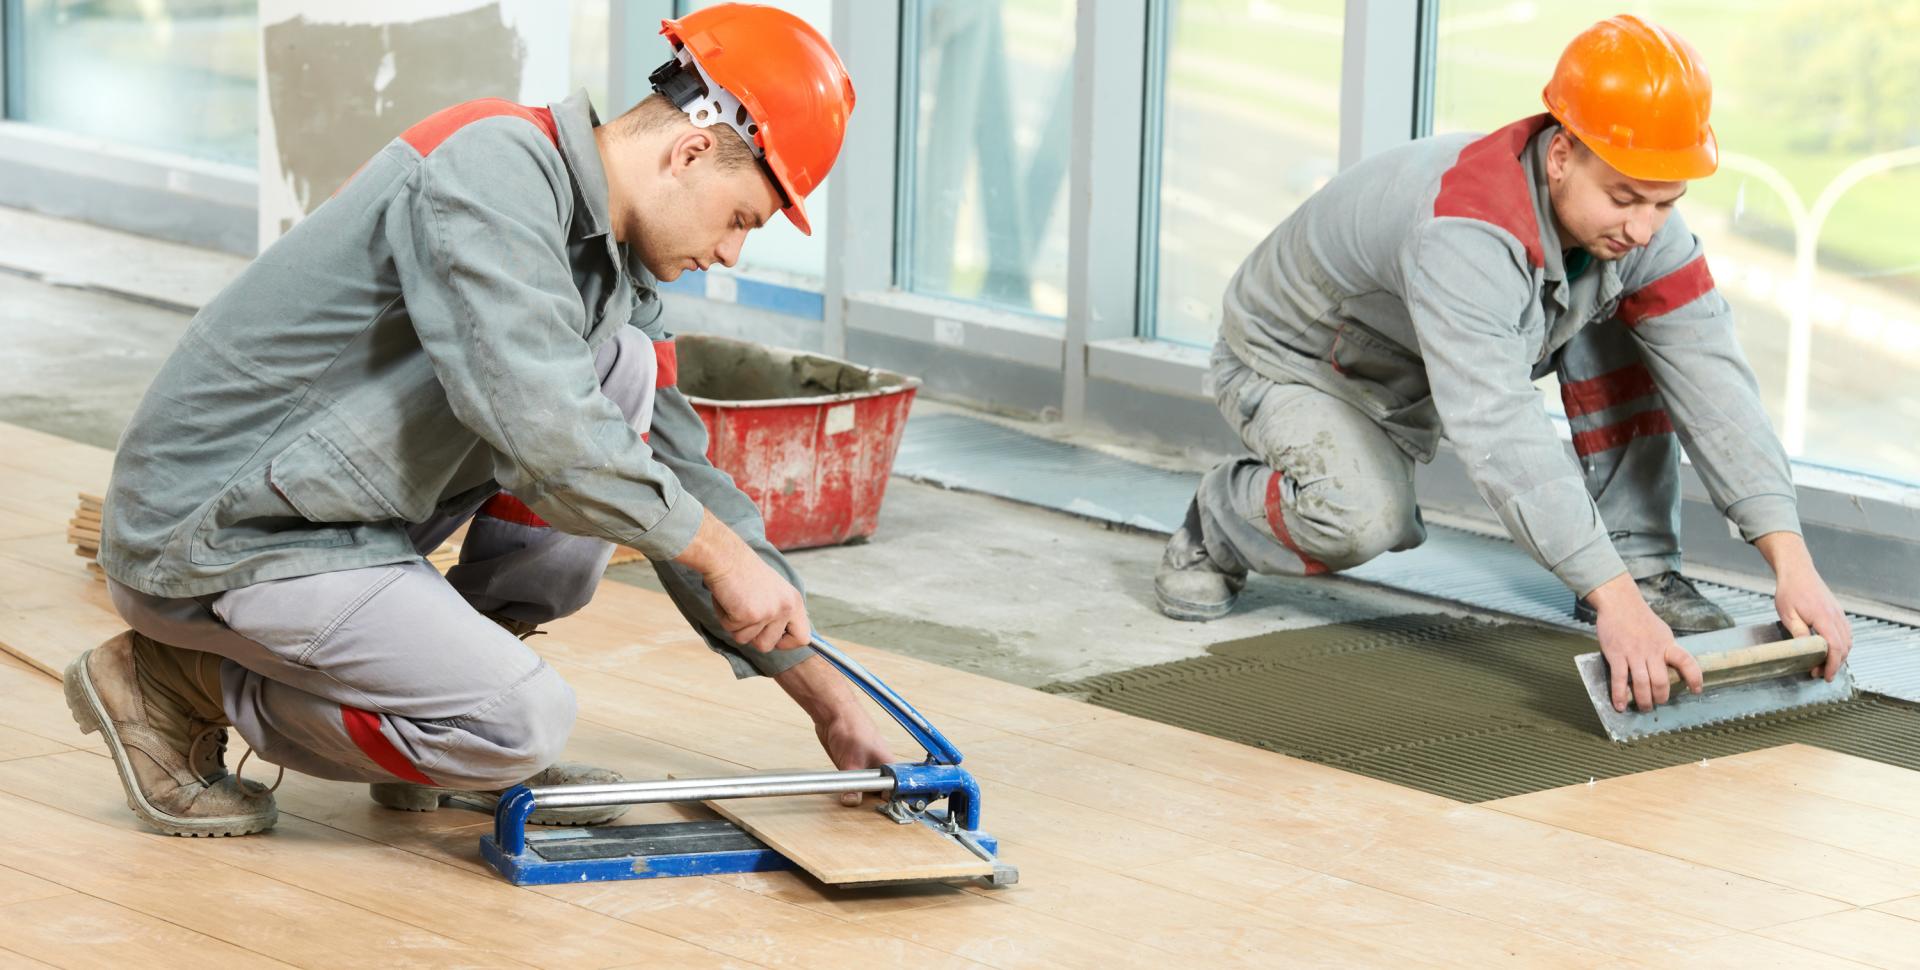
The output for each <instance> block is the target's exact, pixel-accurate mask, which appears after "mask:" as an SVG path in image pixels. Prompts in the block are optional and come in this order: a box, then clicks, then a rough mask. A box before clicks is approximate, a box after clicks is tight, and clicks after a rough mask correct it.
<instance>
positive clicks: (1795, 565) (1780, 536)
mask: <svg viewBox="0 0 1920 970" xmlns="http://www.w3.org/2000/svg"><path fill="white" fill-rule="evenodd" d="M1753 546H1754V548H1755V549H1758V550H1760V555H1761V556H1762V557H1763V558H1765V559H1766V560H1767V565H1768V566H1769V567H1771V568H1772V569H1773V575H1774V576H1775V577H1782V576H1789V575H1793V574H1796V573H1801V572H1809V571H1812V569H1813V555H1812V553H1809V552H1808V551H1807V540H1805V539H1803V538H1801V537H1800V534H1799V533H1797V532H1769V533H1767V534H1766V535H1763V536H1761V537H1760V538H1758V539H1755V540H1753Z"/></svg>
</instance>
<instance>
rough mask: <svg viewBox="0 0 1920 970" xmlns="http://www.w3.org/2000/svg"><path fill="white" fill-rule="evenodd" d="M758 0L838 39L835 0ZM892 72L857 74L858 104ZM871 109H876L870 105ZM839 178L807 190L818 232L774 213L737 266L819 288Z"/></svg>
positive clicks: (700, 1) (664, 49)
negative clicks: (831, 205) (862, 95)
mask: <svg viewBox="0 0 1920 970" xmlns="http://www.w3.org/2000/svg"><path fill="white" fill-rule="evenodd" d="M716 2H719V0H697V2H693V3H682V4H681V7H682V9H681V11H680V13H681V15H683V16H684V15H685V14H686V13H688V12H690V11H693V10H698V9H701V8H703V7H710V6H713V5H714V3H716ZM755 2H757V3H762V4H765V5H766V6H770V7H778V8H780V9H781V10H785V11H786V12H788V13H790V14H793V15H794V16H796V17H799V18H800V19H801V20H804V21H806V22H807V23H809V24H811V25H812V26H813V29H815V30H817V31H819V32H820V35H821V36H822V37H825V38H827V39H828V40H829V41H831V40H832V39H833V3H832V0H755ZM658 53H659V55H660V61H661V62H662V63H664V62H665V61H666V59H667V53H668V46H667V42H666V39H665V38H661V39H660V43H659V50H658ZM888 81H889V79H887V78H863V77H855V78H854V79H853V89H854V94H855V105H854V110H855V111H859V110H861V108H860V105H859V103H858V96H859V95H860V93H861V92H862V91H863V90H866V89H870V88H871V87H873V86H876V85H882V84H886V83H888ZM866 110H868V111H871V110H873V109H871V108H868V109H866ZM835 181H836V179H835V178H834V177H833V176H828V178H827V180H826V181H825V182H822V183H821V184H820V186H819V188H816V189H814V190H813V194H812V195H809V196H807V221H809V222H811V223H813V235H811V236H803V235H801V234H800V230H798V229H795V228H794V227H793V224H792V223H790V222H788V221H787V219H786V217H785V216H775V217H774V218H773V219H772V220H770V221H768V222H767V224H766V226H765V227H764V228H761V229H758V230H755V231H754V232H753V233H751V234H749V235H748V236H747V244H746V246H745V248H743V249H742V250H741V253H740V265H739V266H738V267H737V269H738V270H739V271H740V272H743V273H751V274H753V275H755V276H758V277H761V278H771V279H773V280H774V281H776V282H781V283H786V284H788V285H793V286H799V287H802V288H806V289H812V290H818V289H819V288H820V285H821V284H820V281H821V280H822V279H824V278H825V277H826V275H827V225H828V220H829V216H828V214H827V210H828V208H829V205H828V200H829V199H830V198H832V196H833V191H834V183H835ZM688 278H689V279H696V278H698V274H689V276H688Z"/></svg>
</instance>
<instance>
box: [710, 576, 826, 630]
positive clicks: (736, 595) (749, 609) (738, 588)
mask: <svg viewBox="0 0 1920 970" xmlns="http://www.w3.org/2000/svg"><path fill="white" fill-rule="evenodd" d="M707 590H708V591H709V592H711V593H712V594H713V605H714V609H715V611H716V613H717V614H718V615H719V618H720V625H721V626H722V627H724V628H725V629H726V631H727V635H728V636H731V637H733V639H734V640H735V641H736V642H738V643H740V644H741V645H742V646H748V647H752V648H753V649H755V650H758V651H760V652H761V653H766V652H768V651H770V650H790V649H792V648H794V647H800V646H805V645H806V644H807V643H808V641H810V640H812V639H813V627H812V626H811V625H810V624H809V623H808V622H807V604H806V600H805V599H804V598H803V597H801V595H800V591H799V590H797V589H794V588H793V584H792V583H789V582H787V580H786V577H784V576H782V575H780V574H779V573H777V572H774V571H773V567H771V566H768V565H767V564H766V563H764V562H761V561H760V557H758V556H753V557H751V558H750V559H749V560H747V561H744V562H742V563H741V564H740V565H739V566H738V567H736V568H735V569H734V570H732V571H729V572H726V573H722V574H720V575H718V576H708V577H707Z"/></svg>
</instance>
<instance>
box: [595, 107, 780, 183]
mask: <svg viewBox="0 0 1920 970" xmlns="http://www.w3.org/2000/svg"><path fill="white" fill-rule="evenodd" d="M610 127H612V128H613V130H614V131H615V132H616V133H618V134H622V135H638V134H641V133H644V132H652V131H666V130H668V129H672V128H692V127H694V124H693V119H691V118H688V117H687V113H686V112H684V111H681V110H680V109H679V108H676V107H674V105H673V102H672V101H669V100H667V96H666V95H664V94H661V93H659V92H658V91H656V92H654V93H652V94H649V95H647V96H646V97H645V98H642V99H641V100H640V103H639V104H636V105H634V106H633V107H631V108H628V109H627V112H626V113H625V114H623V115H621V116H620V117H618V118H615V119H613V122H612V124H611V125H610ZM705 130H706V131H709V132H712V133H713V157H714V160H715V161H717V162H719V163H720V168H721V169H723V170H732V169H736V168H745V167H747V166H749V165H754V164H756V163H757V162H758V161H759V160H758V159H756V158H755V157H754V155H753V150H752V149H751V148H748V147H747V143H746V142H745V141H742V140H741V139H740V133H739V132H737V131H734V130H733V128H731V127H730V126H728V125H724V124H722V125H714V126H713V127H711V128H707V129H705Z"/></svg>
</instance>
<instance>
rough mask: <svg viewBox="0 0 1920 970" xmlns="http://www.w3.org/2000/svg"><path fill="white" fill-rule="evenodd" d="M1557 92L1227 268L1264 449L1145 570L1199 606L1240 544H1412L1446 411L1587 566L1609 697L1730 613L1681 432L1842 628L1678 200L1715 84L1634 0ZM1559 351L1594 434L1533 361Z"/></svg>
mask: <svg viewBox="0 0 1920 970" xmlns="http://www.w3.org/2000/svg"><path fill="white" fill-rule="evenodd" d="M1544 100H1545V101H1546V104H1547V107H1548V109H1549V113H1548V114H1542V115H1537V116H1535V117H1532V118H1528V119H1525V120H1522V121H1519V122H1516V123H1514V124H1512V125H1509V126H1507V127H1505V128H1502V129H1500V130H1499V131H1496V132H1494V133H1492V134H1490V135H1487V136H1485V137H1480V138H1475V137H1472V136H1440V137H1435V138H1428V139H1424V140H1421V141H1417V142H1414V143H1412V144H1410V145H1406V146H1404V147H1401V148H1398V149H1395V150H1392V151H1388V152H1383V153H1381V154H1380V155H1378V156H1375V157H1373V158H1370V159H1368V160H1366V161H1363V162H1361V163H1359V164H1357V165H1355V166H1353V167H1352V168H1350V169H1348V170H1347V171H1345V172H1342V173H1341V174H1340V175H1338V176H1337V177H1335V178H1334V179H1333V181H1332V182H1330V183H1329V184H1328V185H1327V186H1326V187H1325V188H1323V189H1322V190H1321V191H1319V192H1318V193H1316V194H1315V195H1314V196H1313V197H1312V198H1310V199H1308V200H1307V201H1306V202H1305V203H1304V204H1302V205H1301V206H1300V208H1299V209H1298V210H1297V211H1295V212H1294V213H1293V214H1292V215H1291V216H1289V217H1288V218H1287V220H1286V221H1285V222H1283V223H1281V225H1280V227H1279V228H1278V229H1276V230H1275V231H1274V233H1273V234H1272V235H1271V236H1269V237H1267V239H1266V240H1265V241H1264V242H1262V243H1261V244H1260V246H1259V247H1258V248H1257V249H1255V250H1254V252H1253V253H1252V255H1250V256H1249V257H1248V258H1247V260H1246V262H1245V263H1244V264H1242V265H1241V267H1240V270H1239V272H1238V273H1237V274H1236V275H1235V276H1234V278H1233V281H1232V282H1231V283H1230V284H1229V285H1228V288H1227V294H1226V301H1225V319H1224V322H1223V324H1222V327H1221V336H1220V342H1219V343H1218V344H1217V345H1216V347H1215V349H1214V354H1213V366H1212V370H1211V374H1210V380H1211V383H1212V386H1213V389H1214V393H1215V395H1216V396H1217V399H1218V402H1219V405H1220V410H1221V412H1222V413H1223V414H1224V415H1225V416H1226V418H1227V420H1228V421H1229V422H1231V423H1232V424H1233V426H1234V427H1235V428H1236V429H1237V430H1238V431H1239V433H1240V436H1241V439H1242V440H1243V441H1244V442H1245V443H1246V445H1247V447H1248V448H1249V449H1250V450H1251V451H1252V452H1253V455H1252V456H1251V457H1247V458H1243V459H1240V460H1237V461H1229V462H1227V463H1226V464H1224V465H1222V466H1220V467H1218V468H1215V469H1213V470H1212V471H1211V472H1209V473H1208V474H1207V475H1206V477H1205V478H1204V479H1202V481H1201V484H1200V489H1199V494H1198V495H1197V496H1196V497H1195V499H1194V503H1193V505H1192V507H1190V508H1189V509H1188V512H1187V517H1186V522H1185V525H1184V526H1183V527H1182V528H1181V529H1180V530H1179V531H1178V532H1176V533H1175V534H1174V536H1173V539H1172V540H1171V541H1170V542H1169V543H1168V545H1167V551H1166V555H1165V557H1164V559H1163V561H1162V564H1161V566H1160V570H1159V572H1158V574H1157V575H1156V577H1155V590H1156V593H1157V598H1158V602H1159V605H1160V608H1161V610H1162V611H1164V612H1165V613H1166V614H1167V615H1169V616H1172V617H1175V618H1177V619H1186V620H1206V619H1211V618H1213V617H1217V616H1223V615H1225V614H1226V613H1227V611H1228V610H1229V609H1230V608H1231V606H1232V603H1233V600H1234V597H1235V595H1236V594H1237V593H1238V591H1239V589H1240V588H1241V585H1242V584H1243V583H1244V581H1245V577H1246V575H1247V573H1248V572H1249V571H1252V572H1259V573H1269V574H1289V575H1312V574H1316V573H1323V572H1327V571H1330V570H1339V569H1346V568H1350V567H1353V566H1357V565H1359V564H1361V563H1363V562H1366V561H1367V560H1369V559H1372V558H1373V557H1375V556H1378V555H1380V554H1381V553H1383V552H1388V551H1394V550H1403V549H1411V548H1413V547H1414V546H1417V545H1419V544H1420V543H1421V542H1422V541H1423V540H1424V539H1425V538H1426V532H1425V529H1424V527H1423V526H1422V524H1421V521H1420V514H1419V509H1418V508H1417V506H1416V505H1415V502H1414V490H1413V463H1414V462H1415V461H1416V460H1418V461H1427V460H1430V459H1431V458H1432V456H1433V451H1434V448H1435V446H1436V445H1437V444H1438V440H1439V438H1440V436H1441V435H1442V433H1443V432H1444V434H1445V435H1446V437H1447V438H1448V439H1449V440H1450V441H1451V442H1452V443H1453V446H1454V448H1455V449H1456V450H1457V451H1458V453H1459V454H1460V457H1461V459H1462V460H1463V461H1464V462H1465V464H1466V466H1467V470H1468V472H1469V474H1470V475H1471V476H1472V478H1473V481H1474V484H1475V485H1476V486H1477V487H1478V489H1479V491H1480V493H1481V495H1482V496H1484V497H1485V498H1486V500H1487V503H1488V504H1489V505H1490V506H1491V507H1492V508H1493V509H1494V511H1495V512H1496V513H1498V515H1499V516H1500V519H1501V521H1502V522H1503V523H1504V524H1505V525H1506V527H1507V531H1508V532H1509V533H1511V534H1512V536H1513V538H1514V540H1515V541H1516V542H1518V543H1519V544H1520V545H1521V546H1522V547H1523V548H1525V549H1526V550H1527V551H1528V552H1530V553H1532V555H1533V557H1534V558H1535V559H1536V560H1538V561H1539V562H1540V563H1541V564H1542V565H1544V566H1546V567H1547V568H1548V569H1551V570H1552V571H1553V573H1554V575H1556V576H1558V577H1559V578H1560V579H1561V580H1563V581H1564V582H1565V583H1566V584H1567V585H1568V586H1569V587H1571V588H1572V589H1573V591H1574V593H1575V594H1576V599H1575V610H1576V613H1577V614H1578V615H1579V616H1581V617H1582V618H1585V619H1589V620H1591V621H1593V622H1594V623H1595V626H1596V632H1597V634H1598V636H1599V640H1600V646H1601V650H1602V652H1603V653H1605V655H1606V657H1607V659H1608V661H1609V664H1610V666H1611V668H1612V671H1613V703H1614V705H1615V706H1616V707H1619V708H1621V709H1622V710H1624V709H1625V706H1626V704H1627V702H1628V700H1629V699H1631V700H1632V701H1633V702H1634V703H1635V704H1636V705H1637V706H1638V707H1639V708H1640V709H1642V710H1646V709H1648V708H1649V707H1651V706H1652V705H1653V704H1655V703H1665V702H1666V701H1667V700H1668V697H1669V694H1668V687H1667V678H1666V669H1665V668H1667V667H1668V666H1671V667H1673V668H1675V669H1677V670H1678V671H1680V673H1681V674H1682V675H1683V677H1684V678H1685V680H1686V683H1687V685H1688V686H1689V688H1690V689H1693V690H1698V689H1699V687H1700V673H1699V667H1698V665H1697V664H1695V663H1694V661H1693V658H1692V657H1691V656H1690V655H1689V654H1688V653H1687V652H1686V651H1685V650H1684V649H1682V648H1681V647H1680V646H1679V645H1677V644H1676V643H1675V641H1674V633H1675V632H1682V633H1692V632H1701V631H1706V630H1713V629H1719V628H1722V627H1725V626H1728V625H1730V624H1731V620H1730V619H1729V618H1728V617H1727V615H1726V614H1725V613H1724V612H1722V611H1721V610H1720V609H1719V608H1718V607H1717V606H1715V605H1714V604H1713V603H1712V602H1710V601H1709V600H1707V599H1706V598H1705V597H1703V596H1701V595H1700V593H1699V592H1698V591H1697V590H1695V589H1694V587H1693V585H1692V583H1690V582H1689V581H1688V580H1687V579H1686V578H1685V577H1683V576H1682V575H1680V572H1679V568H1680V540H1679V514H1680V475H1679V472H1680V467H1679V463H1680V448H1681V445H1682V444H1683V443H1684V445H1685V446H1686V449H1687V452H1688V454H1690V455H1691V456H1692V457H1693V461H1694V466H1695V468H1696V469H1697V470H1698V472H1699V474H1700V477H1701V480H1702V481H1704V482H1705V483H1706V486H1707V490H1708V492H1709V493H1710V494H1711V496H1712V498H1713V501H1714V503H1715V505H1716V506H1717V507H1718V508H1719V509H1720V510H1721V511H1722V512H1723V513H1724V514H1725V515H1726V516H1727V517H1728V518H1729V519H1730V520H1731V521H1732V522H1733V523H1734V525H1735V526H1736V527H1738V528H1739V530H1740V534H1741V535H1742V536H1744V537H1745V538H1746V539H1747V541H1749V542H1752V543H1753V544H1754V545H1755V546H1757V547H1758V548H1759V550H1760V552H1761V554H1762V555H1763V556H1764V557H1765V558H1766V560H1767V562H1768V564H1769V565H1771V566H1772V568H1773V571H1774V574H1775V576H1776V577H1777V580H1778V587H1777V600H1778V606H1779V612H1780V616H1781V618H1782V620H1783V621H1784V622H1785V623H1786V625H1787V626H1788V627H1789V628H1790V629H1792V630H1793V632H1794V633H1795V634H1805V633H1806V632H1807V631H1808V630H1809V628H1811V629H1812V631H1814V632H1817V633H1819V634H1821V635H1823V636H1824V637H1826V639H1827V642H1828V644H1829V650H1828V654H1827V658H1826V661H1825V662H1824V663H1823V664H1822V665H1821V667H1820V668H1819V669H1818V670H1817V671H1815V672H1814V673H1816V674H1817V675H1822V676H1825V677H1827V678H1828V679H1831V678H1832V677H1833V676H1834V675H1835V674H1836V673H1837V672H1838V671H1839V669H1840V666H1841V664H1842V663H1843V662H1844V661H1845V659H1846V655H1847V651H1848V649H1849V648H1850V646H1851V644H1852V634H1851V632H1850V630H1849V628H1848V625H1847V620H1846V615H1845V614H1844V613H1843V612H1842V611H1841V609H1840V607H1839V605H1838V604H1837V603H1836V602H1835V600H1834V598H1833V595H1832V594H1831V593H1830V592H1829V591H1828V589H1827V586H1826V583H1825V582H1824V581H1823V580H1821V578H1820V575H1819V573H1818V572H1816V571H1815V569H1814V567H1813V562H1812V560H1811V558H1810V557H1809V556H1808V554H1807V547H1806V544H1805V542H1804V541H1802V539H1801V537H1800V534H1799V529H1800V526H1799V518H1798V516H1797V514H1796V512H1795V508H1794V489H1793V481H1792V478H1791V475H1790V472H1789V467H1788V464H1787V459H1786V455H1785V453H1784V451H1783V450H1782V448H1781V447H1780V444H1779V441H1778V439H1776V438H1775V437H1774V435H1773V432H1772V430H1771V428H1769V426H1768V424H1767V417H1766V413H1765V411H1764V410H1763V409H1762V407H1761V403H1760V397H1759V392H1758V386H1757V383H1756V382H1755V380H1754V376H1753V371H1752V369H1751V368H1749V367H1748V365H1747V362H1746V360H1745V358H1744V357H1743V356H1742V355H1741V353H1740V349H1739V347H1738V345H1737V344H1736V343H1735V340H1734V333H1733V320H1732V315H1731V311H1730V310H1729V308H1728V306H1727V303H1726V301H1725V300H1724V299H1722V298H1721V296H1720V294H1719V293H1718V292H1717V291H1716V290H1715V289H1714V285H1713V279H1712V277H1711V276H1710V275H1709V274H1708V272H1707V265H1706V260H1705V257H1704V256H1703V255H1702V253H1701V249H1700V243H1699V240H1698V239H1696V238H1695V237H1694V236H1693V234H1692V233H1690V232H1688V231H1687V227H1686V225H1685V223H1684V222H1683V221H1682V220H1681V218H1680V216H1679V214H1678V213H1677V212H1675V211H1674V209H1673V205H1674V203H1675V201H1677V200H1678V199H1679V198H1680V196H1681V195H1683V194H1685V192H1686V189H1687V180H1689V179H1695V178H1702V177H1705V176H1707V175H1710V174H1712V172H1713V171H1714V169H1715V167H1716V166H1717V164H1718V150H1717V147H1716V145H1715V142H1714V137H1713V131H1712V129H1711V128H1710V127H1709V126H1708V123H1707V115H1708V108H1709V104H1710V100H1711V85H1710V82H1709V80H1708V78H1707V75H1706V72H1705V69H1704V68H1703V67H1702V66H1701V65H1700V64H1699V62H1698V59H1697V55H1696V54H1695V53H1694V52H1693V49H1692V47H1690V46H1689V45H1687V43H1686V41H1684V40H1682V39H1681V38H1679V37H1678V36H1676V35H1674V34H1672V33H1670V32H1668V31H1666V30H1663V29H1662V28H1659V27H1657V26H1653V25H1650V24H1647V23H1644V22H1642V21H1640V20H1638V19H1636V18H1634V17H1630V16H1621V17H1615V18H1612V19H1610V20H1606V21H1602V22H1601V23H1599V24H1596V25H1594V26H1593V27H1591V28H1589V29H1588V30H1587V31H1585V32H1583V33H1582V34H1581V35H1580V36H1579V37H1578V38H1576V39H1575V40H1574V41H1573V42H1572V43H1571V44H1570V45H1569V46H1568V47H1567V50H1566V52H1565V53H1564V54H1563V55H1562V56H1561V59H1560V62H1559V65H1558V67H1557V68H1556V70H1555V72H1554V76H1553V78H1552V80H1551V82H1550V83H1549V84H1548V85H1547V88H1546V91H1545V92H1544ZM1554 372H1557V373H1558V375H1559V380H1560V386H1561V393H1562V399H1563V400H1564V402H1565V404H1566V410H1567V417H1568V419H1569V420H1570V422H1571V423H1572V426H1573V447H1574V451H1575V452H1576V454H1577V455H1578V456H1579V463H1578V465H1576V464H1575V463H1574V462H1571V461H1569V460H1568V458H1567V455H1566V450H1565V449H1566V445H1565V443H1564V442H1563V441H1562V440H1561V439H1560V438H1559V436H1558V435H1557V434H1556V433H1555V430H1554V425H1553V423H1552V421H1551V419H1550V418H1549V417H1548V415H1547V411H1546V408H1545V407H1544V405H1543V404H1542V403H1541V401H1540V398H1539V394H1538V392H1537V391H1536V389H1535V388H1534V385H1533V381H1534V380H1535V379H1537V378H1540V377H1544V376H1545V375H1546V374H1548V373H1554Z"/></svg>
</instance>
